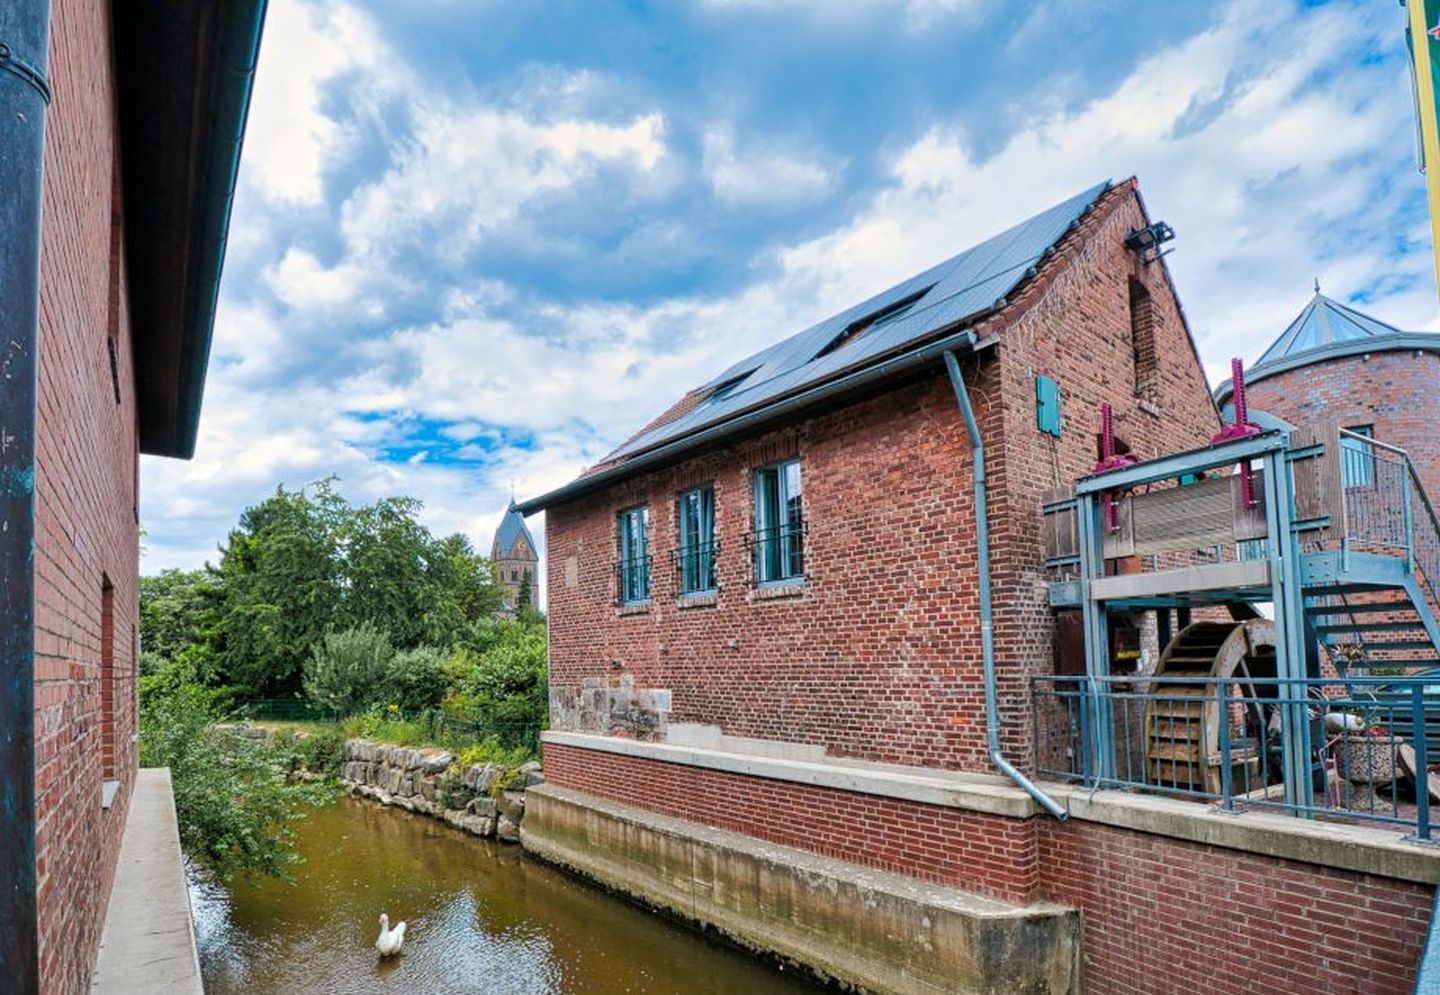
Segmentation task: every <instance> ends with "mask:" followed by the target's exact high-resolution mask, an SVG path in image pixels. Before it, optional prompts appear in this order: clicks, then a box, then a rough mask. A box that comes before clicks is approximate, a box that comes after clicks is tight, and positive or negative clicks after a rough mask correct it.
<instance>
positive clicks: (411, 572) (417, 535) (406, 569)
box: [341, 498, 434, 648]
mask: <svg viewBox="0 0 1440 995" xmlns="http://www.w3.org/2000/svg"><path fill="white" fill-rule="evenodd" d="M419 510H420V502H419V501H416V500H415V499H413V498H384V499H382V500H380V501H377V502H375V503H374V504H372V505H368V506H366V507H363V508H356V509H353V510H351V511H350V512H349V513H348V514H347V515H346V516H345V519H344V524H343V525H342V527H341V534H342V535H343V537H344V545H345V563H344V565H343V569H344V572H345V578H346V581H347V585H346V590H345V599H344V617H345V618H346V619H347V620H348V621H350V622H351V623H352V624H357V625H358V624H361V623H370V624H373V625H377V626H380V627H381V628H383V629H385V630H386V631H387V632H389V633H390V638H391V639H392V640H393V641H394V643H395V645H397V646H401V647H405V648H409V647H413V646H418V645H419V644H420V640H421V637H422V636H423V635H424V629H425V615H426V609H427V607H428V606H429V603H430V596H431V594H432V592H431V590H430V588H431V584H430V582H429V578H428V577H427V575H426V565H427V562H428V560H429V558H430V556H431V555H432V552H433V547H434V540H433V539H432V538H431V536H430V533H429V531H428V530H427V529H426V528H425V526H423V525H421V524H420V523H419V522H417V521H416V520H415V515H416V514H417V513H418V512H419Z"/></svg>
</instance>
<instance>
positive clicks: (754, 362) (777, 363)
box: [603, 180, 1110, 463]
mask: <svg viewBox="0 0 1440 995" xmlns="http://www.w3.org/2000/svg"><path fill="white" fill-rule="evenodd" d="M1109 187H1110V183H1109V181H1108V180H1107V181H1106V182H1104V183H1098V184H1096V185H1095V186H1093V187H1090V188H1089V189H1088V190H1084V191H1082V192H1080V193H1078V194H1076V195H1075V196H1073V197H1070V198H1068V199H1067V200H1064V201H1061V202H1060V203H1059V204H1056V205H1055V206H1054V207H1051V208H1049V209H1048V210H1045V211H1042V212H1040V213H1039V214H1037V215H1035V216H1034V217H1032V218H1030V219H1028V220H1026V221H1022V222H1021V223H1020V224H1018V225H1015V226H1014V227H1012V228H1009V229H1007V230H1005V231H1003V232H1001V233H1000V234H998V235H995V236H993V237H991V238H988V239H986V240H985V241H983V242H980V243H979V244H978V245H975V246H973V247H971V248H969V249H966V250H965V251H964V252H961V253H959V254H958V255H955V256H952V257H951V258H950V259H947V260H945V261H944V262H942V263H940V264H939V265H937V266H933V267H931V268H930V269H928V270H926V271H925V272H923V273H918V274H916V275H915V276H912V277H911V278H910V279H908V280H905V281H903V282H901V283H898V284H896V285H895V286H893V287H891V288H890V289H888V290H885V291H883V292H881V293H878V294H875V295H874V296H872V297H870V298H868V299H866V300H864V301H861V302H860V303H859V304H856V305H855V306H853V307H851V308H848V309H846V310H844V311H842V312H840V313H839V314H837V315H834V316H832V317H830V318H827V319H825V320H824V321H822V322H820V323H818V324H816V325H812V326H811V327H810V328H807V329H805V330H804V331H802V332H799V333H797V334H795V335H792V336H790V337H789V338H787V339H783V340H781V341H780V342H777V343H776V344H775V345H773V346H770V347H769V348H767V349H764V350H762V351H760V352H758V353H756V354H755V355H753V356H751V357H749V358H748V359H745V360H742V361H740V362H738V363H735V364H733V365H732V366H730V368H729V369H727V370H725V371H724V372H723V373H722V374H721V375H720V376H718V377H716V378H715V379H714V380H712V381H710V383H709V384H707V385H706V386H715V387H721V388H728V389H724V390H719V391H716V393H715V394H714V395H713V396H712V397H711V398H710V399H709V400H707V401H706V403H704V404H700V405H697V406H696V407H695V408H694V409H693V410H691V411H689V412H686V413H685V414H684V415H681V416H680V417H678V418H676V419H674V420H673V421H669V422H666V423H665V424H663V425H658V426H656V427H655V428H653V429H651V430H650V431H649V432H644V433H642V434H640V435H638V436H636V437H635V438H633V439H631V440H630V441H629V442H627V443H625V444H624V445H623V446H621V447H620V448H619V449H617V450H615V451H614V452H613V453H611V454H610V455H609V456H608V457H606V458H605V460H604V461H603V462H607V463H608V462H612V461H614V460H618V459H624V458H626V457H629V456H633V455H635V454H637V453H640V452H643V451H645V450H647V449H651V448H653V447H655V446H658V445H662V444H664V443H667V442H672V441H674V440H677V439H681V438H683V437H685V436H686V435H688V434H690V433H692V432H695V431H698V430H700V429H701V428H704V427H706V426H708V425H712V424H716V423H719V422H722V421H725V420H726V419H728V418H730V417H732V416H734V415H736V414H739V413H740V412H742V411H746V410H749V409H751V408H753V407H756V406H758V405H762V404H765V403H767V402H768V401H772V400H774V399H776V398H779V397H782V396H784V395H787V394H790V393H792V392H794V391H796V390H799V389H802V388H804V387H808V386H811V385H813V384H817V383H821V382H823V381H825V380H828V379H830V378H831V377H834V376H836V375H838V374H840V373H842V372H844V371H845V370H848V369H850V368H852V367H858V366H861V365H864V364H865V363H866V362H867V361H870V360H874V359H877V358H879V357H881V356H884V355H887V354H889V353H891V352H894V351H896V350H898V349H903V348H904V347H906V346H908V345H910V344H912V343H915V342H919V341H921V340H923V339H925V338H927V337H929V336H931V335H933V334H934V333H936V332H938V331H941V330H942V329H945V328H949V327H951V326H953V325H956V324H958V323H960V322H963V321H965V320H966V319H968V318H972V317H974V316H976V315H979V314H981V313H983V312H985V311H988V310H990V309H991V308H992V307H994V306H996V304H997V303H1000V302H1001V301H1003V299H1004V298H1005V297H1006V296H1007V295H1008V294H1009V293H1010V292H1011V291H1012V290H1013V289H1014V288H1015V286H1016V285H1017V284H1018V283H1020V281H1021V280H1023V279H1024V278H1025V276H1026V273H1027V272H1028V271H1029V270H1030V269H1031V268H1032V267H1034V266H1036V264H1038V263H1039V262H1040V260H1041V259H1042V258H1043V257H1044V254H1045V252H1046V251H1047V250H1048V249H1050V248H1051V246H1053V245H1054V244H1055V243H1056V242H1057V241H1059V239H1060V237H1061V236H1062V235H1064V234H1065V232H1066V231H1067V230H1069V228H1070V226H1071V225H1072V224H1075V223H1077V222H1078V221H1079V219H1080V218H1081V217H1083V216H1084V214H1085V213H1086V212H1087V211H1088V210H1089V209H1090V207H1091V205H1092V204H1094V203H1095V201H1096V199H1097V198H1098V197H1099V196H1100V195H1101V194H1102V193H1104V192H1105V191H1106V190H1107V189H1109ZM907 298H909V299H910V300H909V301H908V303H909V307H908V308H907V309H905V310H904V311H903V313H901V308H902V307H903V306H904V305H905V304H906V303H907ZM892 309H893V310H894V312H895V313H894V314H887V313H886V312H888V311H890V310H892ZM881 314H885V316H886V318H887V320H885V321H884V322H879V321H876V322H873V323H872V324H871V327H870V328H869V329H868V330H867V331H866V332H865V334H863V335H859V336H855V337H854V339H853V341H851V342H849V343H847V344H846V345H845V348H843V349H839V348H835V349H828V348H827V346H830V345H831V344H832V343H834V342H836V340H837V339H839V338H840V337H841V335H842V333H844V332H845V330H846V329H847V328H849V327H850V326H851V325H852V324H853V323H854V322H856V321H857V320H860V319H864V318H865V317H866V316H873V315H881ZM742 375H743V380H739V379H738V378H740V377H741V376H742Z"/></svg>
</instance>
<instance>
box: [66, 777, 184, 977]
mask: <svg viewBox="0 0 1440 995" xmlns="http://www.w3.org/2000/svg"><path fill="white" fill-rule="evenodd" d="M92 991H94V992H97V993H100V995H107V993H114V995H130V993H133V992H165V993H166V995H201V993H203V991H204V987H203V985H202V983H201V981H200V959H199V957H198V956H197V954H196V950H195V926H194V923H193V922H192V920H191V918H190V893H189V892H188V891H187V890H186V888H185V865H184V863H183V862H182V860H181V856H180V829H179V824H178V823H177V822H176V820H175V796H174V793H173V791H172V789H171V787H170V771H169V770H168V769H166V768H163V767H148V768H142V769H141V770H140V771H139V772H138V776H137V778H136V781H135V794H134V796H133V797H132V798H131V799H130V811H129V814H128V815H127V816H126V818H125V838H124V840H123V841H122V842H121V844H120V862H119V864H118V865H117V866H116V869H115V886H114V888H113V889H112V891H111V893H110V907H109V908H108V909H106V910H105V931H104V933H103V934H102V936H101V939H100V961H99V964H98V965H97V966H96V968H95V981H94V984H93V986H92Z"/></svg>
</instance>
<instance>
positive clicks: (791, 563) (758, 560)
mask: <svg viewBox="0 0 1440 995" xmlns="http://www.w3.org/2000/svg"><path fill="white" fill-rule="evenodd" d="M801 493H802V492H801V483H800V461H799V460H787V461H785V462H784V463H780V464H777V465H775V466H769V467H764V468H762V469H759V470H756V471H755V530H754V531H753V532H752V533H751V534H750V536H749V544H750V546H751V548H752V549H753V551H754V555H755V560H754V564H755V581H756V583H757V584H760V585H762V586H763V585H766V584H785V583H793V582H795V581H798V580H801V579H803V578H804V576H805V520H804V516H803V514H802V511H801Z"/></svg>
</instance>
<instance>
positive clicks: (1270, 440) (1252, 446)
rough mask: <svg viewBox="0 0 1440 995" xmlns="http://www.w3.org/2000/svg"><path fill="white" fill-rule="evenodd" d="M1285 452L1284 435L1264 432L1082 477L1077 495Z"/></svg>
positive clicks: (1117, 488)
mask: <svg viewBox="0 0 1440 995" xmlns="http://www.w3.org/2000/svg"><path fill="white" fill-rule="evenodd" d="M1284 449H1285V435H1284V433H1281V432H1263V433H1261V434H1260V435H1248V436H1246V437H1245V438H1243V439H1236V440H1235V441H1234V442H1222V443H1221V444H1220V445H1218V446H1209V447H1207V448H1205V449H1193V450H1191V451H1190V452H1188V453H1176V454H1175V455H1173V456H1164V457H1161V458H1160V459H1153V460H1149V461H1147V462H1145V463H1135V464H1132V465H1130V466H1127V467H1123V468H1121V469H1119V470H1111V471H1109V472H1108V473H1097V474H1094V475H1093V476H1089V477H1081V478H1080V480H1078V481H1077V482H1076V484H1075V495H1076V497H1080V496H1082V495H1085V494H1098V493H1100V492H1102V491H1113V490H1123V489H1125V488H1128V487H1136V486H1138V485H1140V484H1148V483H1151V482H1152V481H1156V480H1170V479H1172V478H1174V477H1179V476H1181V475H1183V474H1186V473H1198V472H1199V471H1201V470H1210V469H1214V468H1215V467H1217V466H1230V465H1231V464H1234V463H1239V462H1240V461H1242V460H1247V459H1259V458H1262V457H1267V456H1269V455H1270V454H1271V453H1276V452H1283V451H1284Z"/></svg>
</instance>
